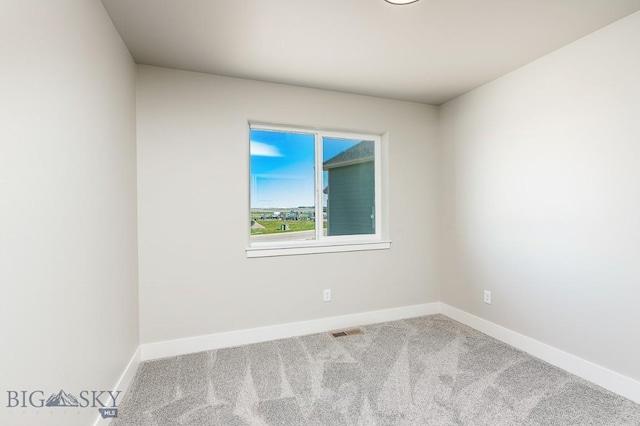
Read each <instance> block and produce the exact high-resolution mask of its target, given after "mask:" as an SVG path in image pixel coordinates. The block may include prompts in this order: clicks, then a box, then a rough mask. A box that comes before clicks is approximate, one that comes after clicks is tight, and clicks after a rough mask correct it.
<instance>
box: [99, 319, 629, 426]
mask: <svg viewBox="0 0 640 426" xmlns="http://www.w3.org/2000/svg"><path fill="white" fill-rule="evenodd" d="M361 330H362V331H363V334H361V335H350V336H344V337H338V338H334V337H332V336H331V335H329V334H326V333H325V334H314V335H309V336H304V337H297V338H291V339H284V340H278V341H272V342H266V343H258V344H252V345H247V346H241V347H236V348H229V349H219V350H212V351H207V352H200V353H195V354H189V355H183V356H178V357H172V358H164V359H160V360H155V361H148V362H145V363H142V364H141V365H140V367H139V369H138V371H137V373H136V377H135V378H134V381H133V382H132V385H131V387H130V390H129V392H128V393H127V395H125V397H124V399H123V401H122V403H121V404H120V410H119V411H120V412H119V417H118V418H117V419H115V420H114V421H112V423H111V425H112V426H137V425H140V426H143V425H145V426H146V425H161V426H173V425H194V426H195V425H221V426H241V425H260V426H265V425H286V426H316V425H317V426H325V425H328V426H331V425H358V426H369V425H371V426H373V425H397V426H403V425H407V426H409V425H487V426H501V425H553V426H556V425H581V426H582V425H598V426H602V425H612V426H614V425H615V426H621V425H635V426H638V425H640V405H638V404H635V403H633V402H632V401H629V400H627V399H625V398H623V397H620V396H618V395H615V394H613V393H611V392H608V391H607V390H605V389H602V388H600V387H598V386H596V385H594V384H591V383H589V382H587V381H585V380H582V379H580V378H578V377H576V376H574V375H571V374H569V373H567V372H565V371H563V370H560V369H558V368H556V367H553V366H551V365H549V364H547V363H545V362H543V361H541V360H539V359H537V358H534V357H532V356H530V355H528V354H526V353H524V352H522V351H519V350H517V349H514V348H513V347H511V346H508V345H506V344H504V343H501V342H499V341H497V340H495V339H493V338H491V337H489V336H487V335H484V334H482V333H480V332H478V331H475V330H473V329H471V328H469V327H466V326H464V325H462V324H460V323H458V322H456V321H454V320H451V319H449V318H447V317H445V316H443V315H431V316H426V317H420V318H413V319H408V320H403V321H394V322H388V323H382V324H376V325H370V326H365V327H361Z"/></svg>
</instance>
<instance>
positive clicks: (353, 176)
mask: <svg viewBox="0 0 640 426" xmlns="http://www.w3.org/2000/svg"><path fill="white" fill-rule="evenodd" d="M322 151H323V152H322V169H323V173H322V188H323V193H324V196H323V209H324V211H325V215H326V235H328V236H333V235H361V234H375V233H376V220H375V211H376V209H375V201H376V200H375V171H374V170H375V167H374V164H375V143H374V142H373V141H359V140H348V139H333V138H324V139H323V141H322Z"/></svg>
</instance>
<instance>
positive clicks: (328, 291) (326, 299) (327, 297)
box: [322, 288, 331, 302]
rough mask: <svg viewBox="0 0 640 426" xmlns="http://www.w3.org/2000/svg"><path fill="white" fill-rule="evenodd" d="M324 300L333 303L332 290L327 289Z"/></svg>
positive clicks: (323, 295)
mask: <svg viewBox="0 0 640 426" xmlns="http://www.w3.org/2000/svg"><path fill="white" fill-rule="evenodd" d="M322 300H324V301H325V302H331V289H330V288H325V289H324V292H323V294H322Z"/></svg>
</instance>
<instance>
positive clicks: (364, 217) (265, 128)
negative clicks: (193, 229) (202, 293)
mask: <svg viewBox="0 0 640 426" xmlns="http://www.w3.org/2000/svg"><path fill="white" fill-rule="evenodd" d="M249 139H250V185H251V187H250V218H251V220H250V224H251V226H250V232H249V247H248V248H247V253H248V256H250V257H262V256H275V255H285V254H306V253H316V252H328V251H352V250H368V249H382V248H389V243H388V242H383V241H382V229H381V227H382V223H383V222H382V220H381V219H382V218H381V210H382V209H381V198H382V197H381V195H382V194H381V189H382V188H381V158H380V156H381V138H380V136H378V135H364V134H356V133H346V132H334V131H324V130H313V129H301V128H288V127H281V126H271V125H258V124H251V125H250V128H249Z"/></svg>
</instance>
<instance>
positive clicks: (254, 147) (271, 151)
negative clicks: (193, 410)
mask: <svg viewBox="0 0 640 426" xmlns="http://www.w3.org/2000/svg"><path fill="white" fill-rule="evenodd" d="M251 155H252V156H254V155H255V156H257V157H284V156H283V155H282V153H281V152H280V151H279V150H278V148H276V147H275V146H273V145H269V144H266V143H262V142H255V141H251Z"/></svg>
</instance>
